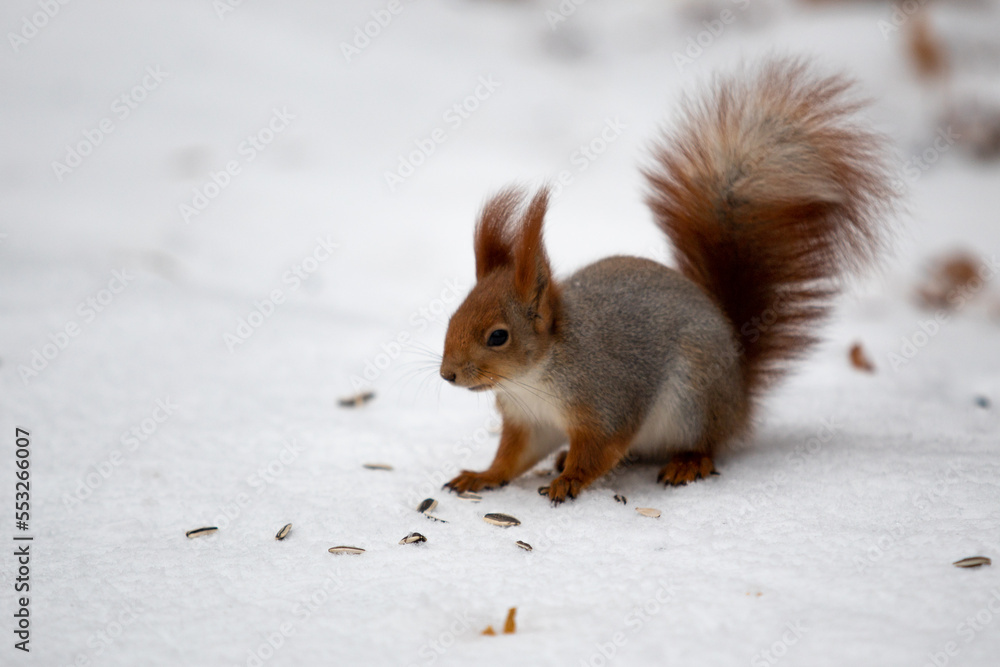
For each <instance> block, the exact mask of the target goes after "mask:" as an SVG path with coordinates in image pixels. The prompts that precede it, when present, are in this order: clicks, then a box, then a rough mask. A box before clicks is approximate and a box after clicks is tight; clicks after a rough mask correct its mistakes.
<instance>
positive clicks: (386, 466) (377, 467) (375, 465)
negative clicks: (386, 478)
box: [364, 463, 392, 470]
mask: <svg viewBox="0 0 1000 667" xmlns="http://www.w3.org/2000/svg"><path fill="white" fill-rule="evenodd" d="M364 466H365V467H366V468H368V469H369V470H392V466H391V465H389V464H388V463H365V464H364Z"/></svg>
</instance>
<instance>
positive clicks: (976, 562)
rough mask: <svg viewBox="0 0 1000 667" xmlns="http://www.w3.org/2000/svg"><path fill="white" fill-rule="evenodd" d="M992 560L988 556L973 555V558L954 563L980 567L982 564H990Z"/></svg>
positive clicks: (962, 565) (961, 565)
mask: <svg viewBox="0 0 1000 667" xmlns="http://www.w3.org/2000/svg"><path fill="white" fill-rule="evenodd" d="M992 562H993V561H991V560H990V559H989V558H987V557H986V556H972V557H971V558H963V559H962V560H957V561H955V562H954V563H952V565H954V566H955V567H979V566H980V565H990V564H991V563H992Z"/></svg>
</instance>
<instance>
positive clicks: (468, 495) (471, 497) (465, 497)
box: [458, 491, 483, 503]
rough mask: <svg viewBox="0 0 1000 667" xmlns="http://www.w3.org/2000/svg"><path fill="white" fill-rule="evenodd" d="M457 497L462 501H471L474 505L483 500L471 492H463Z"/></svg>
mask: <svg viewBox="0 0 1000 667" xmlns="http://www.w3.org/2000/svg"><path fill="white" fill-rule="evenodd" d="M458 497H459V498H461V499H462V500H471V501H472V502H474V503H478V502H479V501H481V500H482V499H483V497H482V496H481V495H479V494H478V493H473V492H472V491H463V492H462V493H460V494H458Z"/></svg>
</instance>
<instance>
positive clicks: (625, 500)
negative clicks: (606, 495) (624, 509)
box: [615, 493, 628, 505]
mask: <svg viewBox="0 0 1000 667" xmlns="http://www.w3.org/2000/svg"><path fill="white" fill-rule="evenodd" d="M615 502H616V503H621V504H622V505H628V498H626V497H625V496H623V495H621V494H620V493H616V494H615Z"/></svg>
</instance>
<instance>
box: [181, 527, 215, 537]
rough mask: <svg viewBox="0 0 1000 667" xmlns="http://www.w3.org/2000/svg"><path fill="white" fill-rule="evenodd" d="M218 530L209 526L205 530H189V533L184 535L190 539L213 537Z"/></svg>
mask: <svg viewBox="0 0 1000 667" xmlns="http://www.w3.org/2000/svg"><path fill="white" fill-rule="evenodd" d="M217 530H218V527H217V526H207V527H205V528H195V529H194V530H189V531H188V532H186V533H184V534H185V535H187V536H188V537H189V538H190V537H201V536H202V535H211V534H212V533H214V532H215V531H217Z"/></svg>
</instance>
